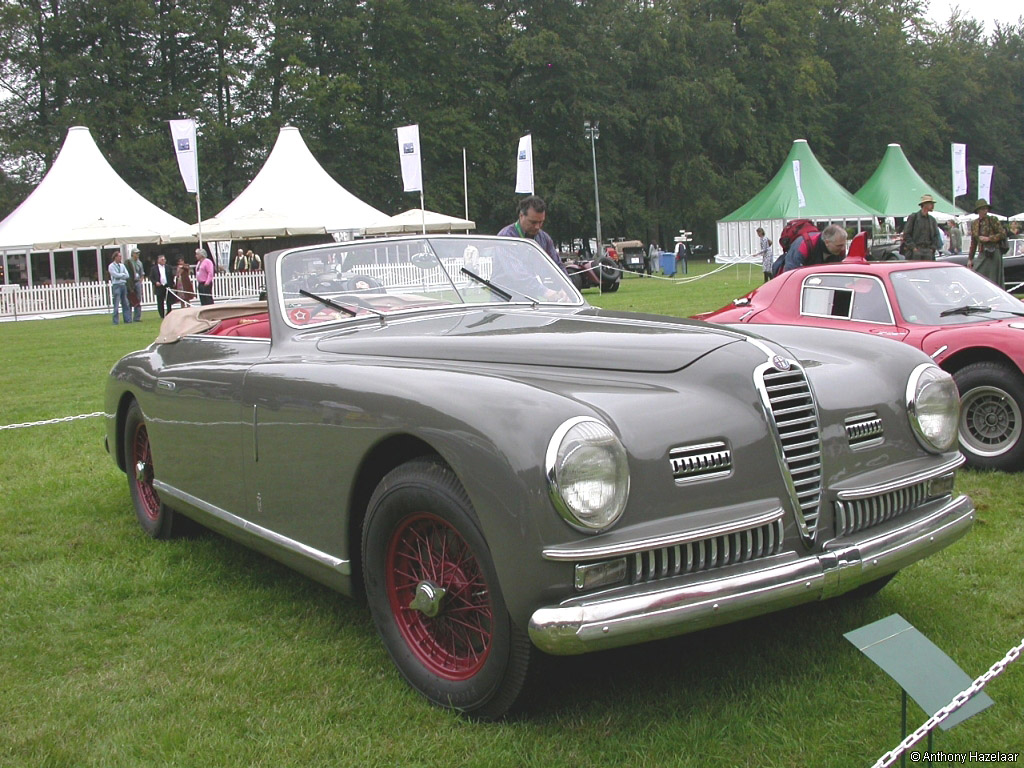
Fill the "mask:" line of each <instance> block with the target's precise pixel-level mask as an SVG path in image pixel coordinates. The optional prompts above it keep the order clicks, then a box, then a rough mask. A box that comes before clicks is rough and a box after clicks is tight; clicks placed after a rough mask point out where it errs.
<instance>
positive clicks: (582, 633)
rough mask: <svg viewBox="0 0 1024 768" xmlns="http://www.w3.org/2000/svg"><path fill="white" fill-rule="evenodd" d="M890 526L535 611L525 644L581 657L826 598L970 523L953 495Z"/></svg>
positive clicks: (968, 508)
mask: <svg viewBox="0 0 1024 768" xmlns="http://www.w3.org/2000/svg"><path fill="white" fill-rule="evenodd" d="M893 523H895V524H890V525H884V526H879V527H877V528H872V529H868V530H866V531H863V532H862V533H860V534H856V535H852V536H847V537H845V538H844V539H842V540H834V541H832V542H829V543H828V544H826V545H825V550H824V551H823V552H822V553H820V554H817V555H809V556H806V557H797V556H792V557H791V558H789V559H786V560H785V561H784V562H778V560H776V561H774V562H772V563H771V564H767V563H761V564H759V567H755V568H754V569H752V570H748V571H745V572H743V573H739V574H736V573H735V572H733V571H731V570H730V569H723V570H722V571H720V572H710V573H706V574H702V577H697V578H693V577H686V578H685V581H684V582H682V583H680V580H679V579H676V580H674V581H673V582H672V583H671V584H668V585H656V584H648V585H643V586H642V587H639V591H631V592H629V593H628V594H625V595H622V594H618V595H613V596H608V594H607V593H605V595H604V596H603V597H602V596H601V595H594V596H593V597H591V598H587V597H580V598H573V599H571V600H567V601H565V602H563V603H561V604H560V605H555V606H550V607H546V608H540V609H538V610H536V611H534V613H533V616H531V617H530V628H529V631H530V638H531V640H532V641H533V643H534V644H535V645H536V646H537V647H538V648H540V649H541V650H543V651H546V652H547V653H552V654H558V655H569V654H577V653H586V652H588V651H596V650H600V649H604V648H615V647H617V646H622V645H632V644H635V643H642V642H646V641H648V640H654V639H657V638H661V637H670V636H672V635H681V634H685V633H687V632H693V631H695V630H699V629H705V628H707V627H713V626H716V625H718V624H727V623H729V622H732V621H737V620H739V619H744V618H748V617H750V616H756V615H759V614H763V613H769V612H771V611H775V610H779V609H782V608H786V607H789V606H792V605H798V604H799V603H805V602H809V601H811V600H819V599H824V598H828V597H834V596H835V595H840V594H842V593H844V592H848V591H849V590H851V589H855V588H856V587H858V586H860V585H861V584H867V583H869V582H872V581H875V580H876V579H880V578H882V577H883V576H887V575H888V574H890V573H895V572H896V571H898V570H900V569H901V568H904V567H906V566H908V565H910V564H911V563H914V562H916V561H918V560H920V559H922V558H923V557H926V556H927V555H930V554H932V553H933V552H937V551H939V550H940V549H943V548H944V547H946V546H948V545H949V544H952V543H953V542H954V541H956V540H957V539H959V538H960V537H961V536H963V535H964V534H966V533H967V531H968V530H970V528H971V525H972V524H973V523H974V503H973V502H972V501H971V499H970V497H968V496H958V497H956V498H953V499H951V500H950V501H949V502H947V503H946V504H944V505H942V506H941V507H940V508H938V509H936V510H935V511H933V512H932V513H931V514H928V515H926V516H924V517H920V518H917V519H914V520H912V521H909V522H906V523H903V524H902V525H900V524H898V523H899V521H898V520H897V521H893Z"/></svg>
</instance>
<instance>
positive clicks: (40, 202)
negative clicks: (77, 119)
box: [0, 126, 186, 252]
mask: <svg viewBox="0 0 1024 768" xmlns="http://www.w3.org/2000/svg"><path fill="white" fill-rule="evenodd" d="M184 226H186V224H185V222H183V221H182V220H181V219H178V218H176V217H174V216H171V214H169V213H167V212H166V211H163V210H161V209H160V208H157V207H156V206H155V205H153V204H152V203H151V202H149V201H148V200H146V199H145V198H144V197H142V195H140V194H139V193H138V192H136V191H135V190H134V189H132V188H131V187H130V186H128V183H127V182H125V180H124V179H122V178H121V177H120V176H118V175H117V171H115V170H114V169H113V168H111V167H110V164H109V163H108V162H107V160H106V158H104V157H103V155H102V154H101V153H100V150H99V147H97V146H96V142H95V141H94V140H93V138H92V134H91V133H89V129H88V128H85V127H82V126H75V127H73V128H70V129H68V135H67V138H66V139H65V140H64V146H62V147H61V150H60V153H59V154H58V155H57V159H56V160H55V161H54V163H53V167H51V168H50V170H49V171H48V172H47V174H46V175H45V176H44V177H43V180H42V181H41V182H39V186H37V187H36V188H35V190H33V192H32V194H30V195H29V196H28V197H27V198H26V199H25V201H24V202H23V203H22V204H21V205H19V206H18V207H17V208H15V209H14V211H12V212H11V214H10V215H9V216H8V217H7V218H6V219H4V220H3V221H2V222H0V250H5V251H23V252H24V251H46V250H56V249H69V248H76V247H86V246H101V245H116V244H119V243H151V242H157V241H158V240H160V238H161V236H162V234H163V233H167V232H171V231H174V230H176V229H180V228H181V227H184ZM111 227H112V228H113V229H111Z"/></svg>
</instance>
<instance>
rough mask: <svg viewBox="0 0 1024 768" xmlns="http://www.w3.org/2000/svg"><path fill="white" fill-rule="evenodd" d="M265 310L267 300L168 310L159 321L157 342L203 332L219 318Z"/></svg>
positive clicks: (173, 340)
mask: <svg viewBox="0 0 1024 768" xmlns="http://www.w3.org/2000/svg"><path fill="white" fill-rule="evenodd" d="M266 311H267V302H265V301H249V302H243V303H235V304H208V305H206V306H205V307H204V306H198V307H186V308H185V309H176V310H174V311H173V312H168V313H167V317H165V318H164V319H163V322H161V323H160V333H159V335H157V337H156V343H157V344H173V343H174V342H176V341H178V339H180V338H181V337H182V336H188V335H190V334H193V333H205V332H206V331H208V330H210V329H211V328H214V327H216V325H217V324H218V323H219V322H220V321H221V320H228V319H230V318H232V317H245V316H246V315H256V314H259V313H260V312H266Z"/></svg>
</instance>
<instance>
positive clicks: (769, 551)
mask: <svg viewBox="0 0 1024 768" xmlns="http://www.w3.org/2000/svg"><path fill="white" fill-rule="evenodd" d="M782 536H783V524H782V520H781V519H779V520H776V521H775V522H773V523H768V524H766V525H762V526H758V527H757V528H748V529H747V530H744V531H737V532H735V533H727V534H723V535H722V536H714V537H712V538H708V539H699V540H697V541H691V542H688V543H686V544H680V545H676V546H672V547H663V548H661V549H649V550H645V551H643V552H636V553H634V554H632V555H630V556H629V557H630V558H631V560H632V563H631V566H632V567H631V568H629V572H630V573H631V574H632V581H633V583H634V584H635V583H639V582H649V581H655V580H657V579H664V578H668V577H671V576H678V575H680V574H684V573H697V572H699V571H708V570H712V569H714V568H722V567H724V566H727V565H735V564H737V563H746V562H749V561H750V560H758V559H760V558H763V557H770V556H772V555H777V554H778V553H779V552H781V551H782Z"/></svg>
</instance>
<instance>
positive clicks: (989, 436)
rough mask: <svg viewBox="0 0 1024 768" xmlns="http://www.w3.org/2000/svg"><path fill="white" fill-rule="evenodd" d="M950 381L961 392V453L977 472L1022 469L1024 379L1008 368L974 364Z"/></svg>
mask: <svg viewBox="0 0 1024 768" xmlns="http://www.w3.org/2000/svg"><path fill="white" fill-rule="evenodd" d="M953 378H954V379H955V380H956V386H957V389H958V390H959V391H960V425H959V431H960V450H961V451H963V454H964V456H965V457H966V458H967V463H968V464H970V465H971V466H972V467H977V468H978V469H999V470H1003V471H1016V470H1019V469H1021V468H1022V466H1024V376H1022V375H1021V373H1020V371H1017V370H1016V369H1014V368H1011V367H1010V366H1008V365H1004V364H1002V363H996V362H982V363H973V364H971V365H968V366H965V367H964V368H961V369H960V370H959V371H957V372H956V373H955V374H954V375H953Z"/></svg>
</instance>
